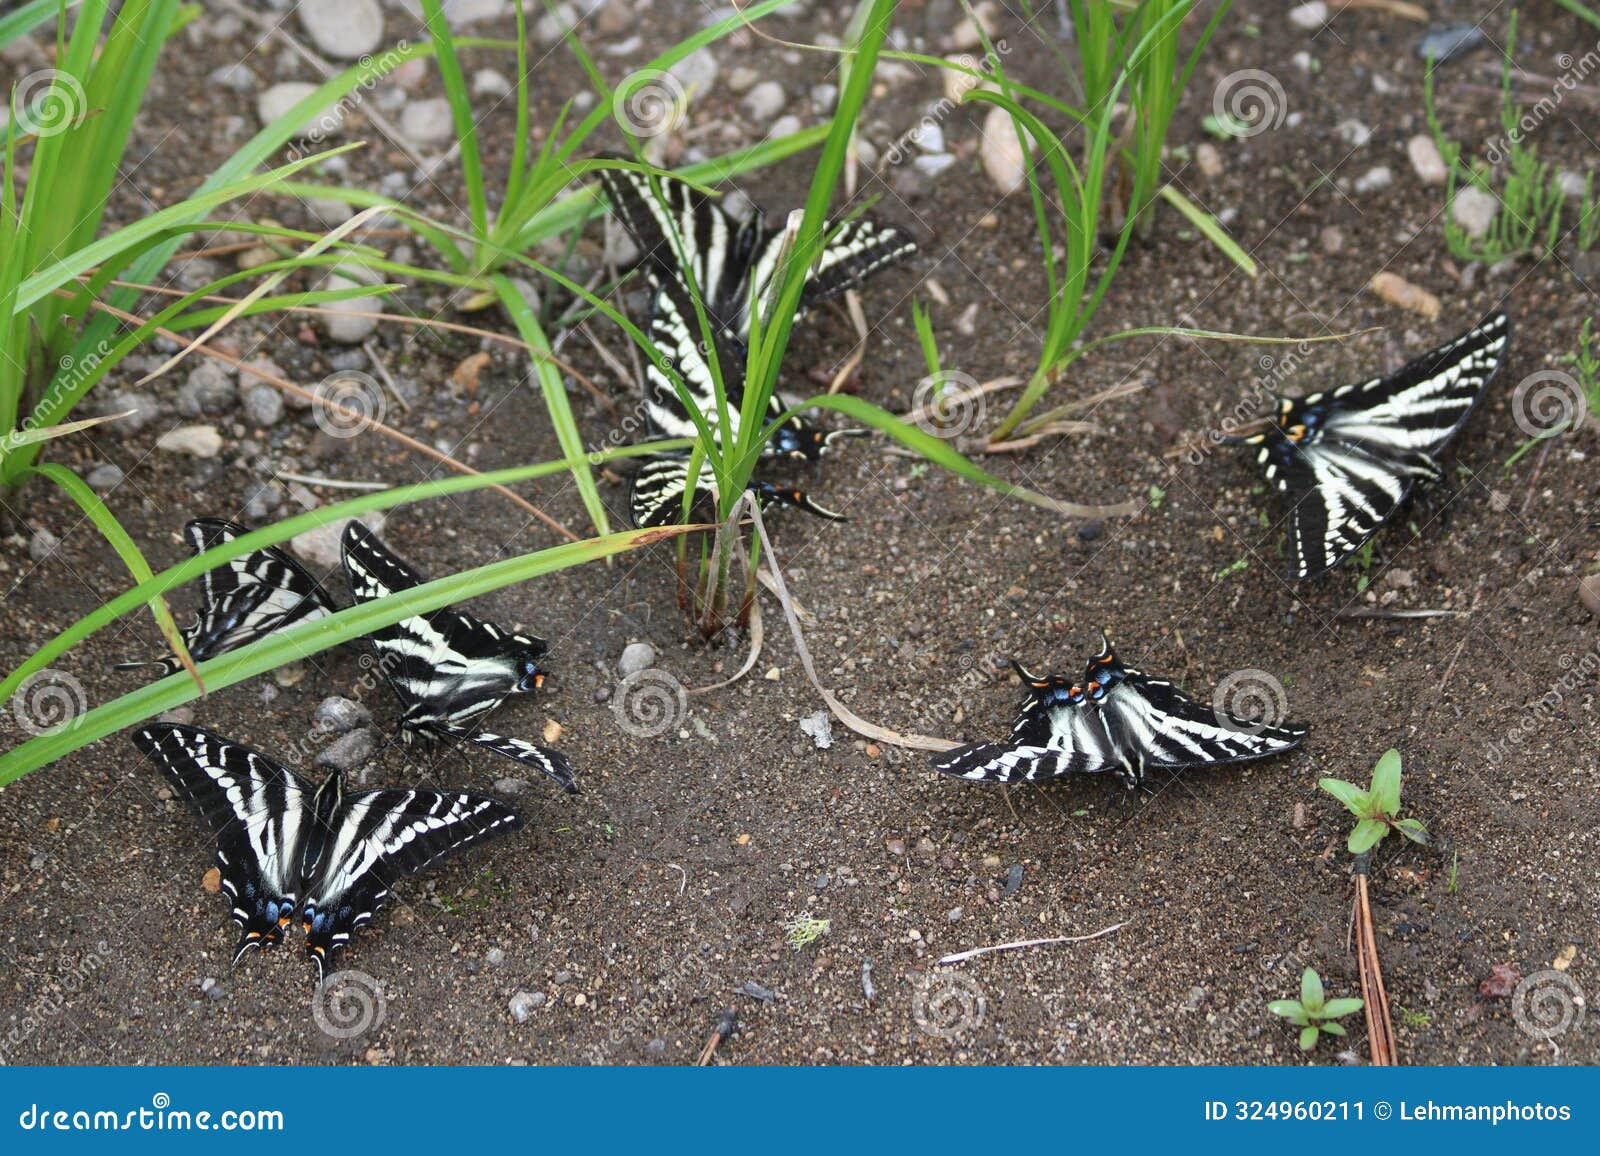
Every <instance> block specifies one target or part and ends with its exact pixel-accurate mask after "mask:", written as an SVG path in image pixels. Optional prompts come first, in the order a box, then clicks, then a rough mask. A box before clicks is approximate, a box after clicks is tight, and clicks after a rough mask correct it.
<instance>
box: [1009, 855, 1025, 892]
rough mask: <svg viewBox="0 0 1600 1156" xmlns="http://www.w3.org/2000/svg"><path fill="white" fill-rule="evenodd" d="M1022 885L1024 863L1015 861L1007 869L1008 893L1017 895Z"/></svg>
mask: <svg viewBox="0 0 1600 1156" xmlns="http://www.w3.org/2000/svg"><path fill="white" fill-rule="evenodd" d="M1021 886H1022V864H1021V863H1013V864H1012V865H1011V867H1010V868H1009V869H1008V870H1007V871H1006V894H1007V895H1015V894H1016V893H1017V888H1019V887H1021Z"/></svg>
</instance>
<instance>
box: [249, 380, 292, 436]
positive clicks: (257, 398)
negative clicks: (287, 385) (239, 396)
mask: <svg viewBox="0 0 1600 1156" xmlns="http://www.w3.org/2000/svg"><path fill="white" fill-rule="evenodd" d="M244 415H245V417H246V418H247V419H248V420H249V421H250V423H251V424H252V425H258V426H262V427H265V428H270V427H272V426H275V425H277V424H278V423H279V422H280V421H282V420H283V394H281V393H279V392H278V391H277V390H276V389H274V388H273V387H272V386H270V385H264V384H263V385H253V386H251V387H250V392H249V393H247V394H245V395H244Z"/></svg>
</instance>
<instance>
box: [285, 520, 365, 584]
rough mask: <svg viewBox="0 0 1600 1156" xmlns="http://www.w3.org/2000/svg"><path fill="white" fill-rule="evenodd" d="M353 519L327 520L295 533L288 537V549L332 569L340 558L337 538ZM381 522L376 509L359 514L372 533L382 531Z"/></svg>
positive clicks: (338, 562)
mask: <svg viewBox="0 0 1600 1156" xmlns="http://www.w3.org/2000/svg"><path fill="white" fill-rule="evenodd" d="M354 520H355V519H353V518H338V519H335V520H334V521H332V522H329V523H328V524H327V525H326V526H318V527H317V528H316V529H315V530H307V531H306V532H305V533H304V534H296V535H295V536H294V537H293V538H290V539H289V549H291V550H293V551H294V552H295V553H296V554H298V555H300V557H301V558H302V559H304V560H305V561H307V562H310V563H311V564H312V565H313V566H320V567H322V568H323V569H324V570H332V569H334V568H335V567H337V566H338V565H339V564H340V560H341V558H340V551H339V539H340V537H341V536H342V535H343V534H344V528H345V527H346V526H348V525H349V524H350V523H351V522H353V521H354ZM383 522H384V517H383V514H382V513H381V512H378V511H374V512H372V513H369V514H363V515H361V524H362V525H364V526H365V527H366V528H367V529H369V530H371V531H372V532H373V533H374V534H379V533H382V532H383Z"/></svg>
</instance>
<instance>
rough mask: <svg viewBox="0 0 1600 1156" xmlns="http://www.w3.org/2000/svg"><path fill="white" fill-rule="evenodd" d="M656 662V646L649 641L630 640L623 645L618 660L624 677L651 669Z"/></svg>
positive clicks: (619, 668)
mask: <svg viewBox="0 0 1600 1156" xmlns="http://www.w3.org/2000/svg"><path fill="white" fill-rule="evenodd" d="M655 664H656V648H655V647H653V646H651V645H650V644H649V643H648V642H630V643H628V645H627V646H625V647H623V650H622V657H621V658H619V659H618V660H617V670H618V672H620V673H621V675H622V677H623V678H627V677H628V676H629V675H633V674H638V673H639V672H641V671H645V670H649V669H650V668H651V667H652V666H654V665H655Z"/></svg>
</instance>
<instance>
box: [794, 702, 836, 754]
mask: <svg viewBox="0 0 1600 1156" xmlns="http://www.w3.org/2000/svg"><path fill="white" fill-rule="evenodd" d="M800 729H801V730H802V731H804V732H805V733H806V734H808V735H810V736H811V741H812V742H814V743H816V744H817V749H818V750H819V751H825V750H827V749H828V748H829V747H831V746H833V718H832V716H830V715H829V714H828V712H827V711H825V710H819V711H818V712H817V713H816V714H813V715H807V716H806V717H805V718H803V719H801V720H800Z"/></svg>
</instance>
